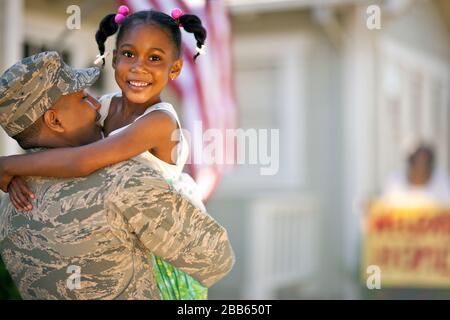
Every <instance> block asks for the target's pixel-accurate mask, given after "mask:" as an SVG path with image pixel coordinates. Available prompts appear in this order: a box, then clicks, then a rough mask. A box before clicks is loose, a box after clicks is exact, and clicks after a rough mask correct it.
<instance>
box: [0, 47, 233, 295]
mask: <svg viewBox="0 0 450 320" xmlns="http://www.w3.org/2000/svg"><path fill="white" fill-rule="evenodd" d="M97 77H98V69H95V68H89V69H82V70H73V69H71V68H70V67H69V66H67V65H66V64H65V63H64V62H63V61H62V60H61V58H60V57H59V55H58V54H57V53H56V52H46V53H41V54H38V55H35V56H33V57H29V58H25V59H24V60H22V61H20V62H18V63H17V64H15V65H14V66H13V67H11V68H10V69H9V70H7V71H6V72H5V73H4V74H3V75H2V77H1V78H0V125H2V127H3V128H4V129H5V131H6V132H7V133H8V134H9V135H10V136H14V135H15V134H18V133H20V132H21V131H23V130H25V129H26V128H27V127H28V126H30V125H31V124H33V123H34V122H35V121H36V120H37V119H39V118H40V117H41V116H42V115H43V114H44V113H45V111H46V110H48V109H49V108H50V107H51V106H52V105H53V103H54V102H55V101H56V100H57V99H58V98H59V97H60V96H61V95H62V94H67V93H70V92H77V91H80V90H83V89H84V88H87V87H89V86H90V85H91V84H92V83H93V82H95V80H96V78H97ZM27 183H28V185H29V187H30V188H31V189H32V190H33V191H34V193H35V195H36V200H34V203H33V210H32V211H31V212H27V213H21V212H17V211H16V210H15V208H14V207H13V206H12V204H11V202H10V201H9V198H7V197H4V198H3V200H2V201H1V203H0V254H1V256H2V259H3V261H4V263H5V265H6V267H7V269H8V271H9V272H10V273H11V276H12V278H13V280H14V282H15V284H16V286H17V288H18V289H19V291H20V294H21V296H22V298H24V299H158V298H159V297H160V296H159V290H158V288H157V285H156V282H155V278H154V275H153V270H152V259H151V258H152V255H153V254H154V255H157V256H159V257H161V258H162V259H164V260H166V261H167V262H169V263H171V264H172V265H173V266H175V267H176V268H178V269H179V270H181V271H184V272H186V273H188V274H190V275H191V276H192V277H194V278H195V279H197V280H198V281H200V282H201V283H202V284H203V285H204V286H207V287H209V286H211V285H212V284H214V283H216V282H217V281H219V280H220V279H221V278H222V277H223V276H225V275H226V274H227V273H228V272H229V271H230V270H231V268H232V266H233V264H234V254H233V251H232V248H231V246H230V242H229V240H228V236H227V232H226V230H225V229H224V228H223V227H222V226H220V225H219V224H218V223H217V222H216V221H215V220H214V219H213V218H212V217H210V216H209V215H208V214H206V213H203V212H201V211H200V210H198V209H197V208H196V207H194V206H193V205H192V204H190V202H188V201H187V200H186V199H185V198H183V197H182V196H181V195H180V194H178V193H176V192H175V191H174V190H172V189H171V188H170V186H169V185H168V184H167V183H166V182H165V181H164V179H163V178H162V177H161V176H160V175H159V174H158V173H157V172H156V171H154V170H152V169H151V168H149V167H148V166H146V165H143V164H141V163H139V162H136V161H134V160H129V161H125V162H122V163H119V164H116V165H114V166H110V167H107V168H104V169H101V170H98V171H97V172H95V173H94V174H92V175H90V176H88V177H85V178H76V179H56V178H38V177H31V178H28V180H27ZM73 266H75V267H76V268H79V269H78V270H79V271H80V273H79V275H80V277H79V280H80V282H79V287H78V286H77V284H78V283H77V280H76V277H77V274H71V273H70V272H72V271H73V269H71V268H73ZM74 276H75V278H74Z"/></svg>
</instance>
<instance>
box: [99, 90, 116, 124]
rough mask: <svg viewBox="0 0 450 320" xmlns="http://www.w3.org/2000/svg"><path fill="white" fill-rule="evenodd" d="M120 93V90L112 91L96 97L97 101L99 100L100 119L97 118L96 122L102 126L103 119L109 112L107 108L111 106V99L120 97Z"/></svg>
mask: <svg viewBox="0 0 450 320" xmlns="http://www.w3.org/2000/svg"><path fill="white" fill-rule="evenodd" d="M121 95H122V93H121V92H113V93H108V94H105V95H103V96H101V97H100V98H98V102H100V105H101V107H100V110H99V113H100V119H99V120H98V124H99V125H101V126H102V127H103V125H104V123H105V119H106V118H107V117H108V114H109V108H110V107H111V100H112V99H113V98H114V97H116V96H117V97H120V96H121Z"/></svg>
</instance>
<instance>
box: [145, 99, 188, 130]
mask: <svg viewBox="0 0 450 320" xmlns="http://www.w3.org/2000/svg"><path fill="white" fill-rule="evenodd" d="M153 111H163V112H166V113H168V114H169V115H170V116H172V118H174V119H175V120H176V122H177V124H178V127H179V128H181V124H180V119H179V118H178V114H177V111H176V110H175V108H174V107H173V106H172V104H170V103H168V102H159V103H156V104H154V105H152V106H150V107H148V108H147V110H145V112H144V113H143V114H142V115H141V116H140V117H143V116H145V115H147V114H149V113H151V112H153ZM136 120H137V119H136Z"/></svg>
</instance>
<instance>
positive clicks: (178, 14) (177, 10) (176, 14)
mask: <svg viewBox="0 0 450 320" xmlns="http://www.w3.org/2000/svg"><path fill="white" fill-rule="evenodd" d="M170 15H171V16H172V18H173V19H174V20H175V22H176V23H177V24H178V26H179V27H182V26H183V25H182V24H181V23H180V18H181V16H182V15H183V11H182V10H181V9H180V8H174V9H172V12H171V13H170Z"/></svg>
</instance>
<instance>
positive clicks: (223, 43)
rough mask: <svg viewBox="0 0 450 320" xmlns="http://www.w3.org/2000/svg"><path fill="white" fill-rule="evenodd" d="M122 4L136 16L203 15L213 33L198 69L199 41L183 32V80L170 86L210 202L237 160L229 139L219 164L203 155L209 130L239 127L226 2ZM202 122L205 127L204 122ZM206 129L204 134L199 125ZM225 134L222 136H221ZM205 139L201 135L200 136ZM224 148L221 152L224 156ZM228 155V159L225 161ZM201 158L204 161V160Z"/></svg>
mask: <svg viewBox="0 0 450 320" xmlns="http://www.w3.org/2000/svg"><path fill="white" fill-rule="evenodd" d="M118 2H119V4H123V5H126V6H128V8H129V9H130V11H131V13H133V12H137V11H141V10H149V9H154V10H157V11H162V12H164V13H167V14H169V15H170V13H171V11H172V9H174V8H180V9H181V10H182V11H183V13H189V14H195V15H197V16H198V17H199V18H200V19H201V20H202V23H203V26H204V27H205V28H206V30H207V32H208V36H207V39H206V43H205V44H206V47H207V48H206V55H201V56H200V57H198V59H197V61H196V62H195V63H194V62H193V59H192V57H193V56H194V54H195V53H196V41H195V39H194V37H193V35H192V34H189V33H187V32H185V31H184V30H183V29H181V30H182V38H183V40H182V56H183V60H184V65H183V70H182V72H181V75H180V76H179V77H178V78H177V79H176V80H174V81H171V82H170V86H171V88H172V89H173V91H174V92H175V93H176V95H177V98H178V99H179V101H180V102H181V108H182V110H183V112H182V119H181V122H182V126H183V127H184V129H186V130H188V131H189V133H190V136H191V141H190V147H191V152H190V154H191V157H190V161H189V162H188V168H187V169H188V171H189V173H190V174H191V175H192V177H193V178H194V180H196V182H197V184H198V186H199V189H200V192H201V194H202V196H203V199H204V200H207V199H208V198H209V197H210V196H211V194H212V193H213V191H214V190H215V189H216V188H217V186H218V184H219V182H220V180H221V177H222V176H223V173H224V172H225V171H226V170H228V169H227V168H230V165H229V164H228V165H226V164H224V163H217V162H221V159H222V157H223V159H226V156H227V154H228V156H230V154H231V158H232V159H234V154H235V144H234V141H233V140H230V139H224V140H222V141H220V142H219V141H216V142H218V144H217V145H215V146H214V147H215V148H216V151H219V152H217V153H216V155H218V159H217V160H218V161H214V163H205V162H204V161H202V159H201V158H203V157H202V156H201V155H202V154H203V152H204V150H205V146H206V145H209V147H211V143H210V142H208V141H204V140H207V139H204V138H203V136H204V135H203V133H204V132H205V131H207V130H209V129H215V130H216V131H215V132H220V133H221V135H222V137H226V130H227V129H234V128H235V126H236V103H235V94H234V89H233V80H232V58H231V30H230V18H229V14H228V11H227V7H226V4H225V3H224V2H225V1H224V0H205V1H204V2H203V3H200V5H196V6H195V7H194V6H191V7H189V6H188V4H187V3H186V1H183V0H121V1H118ZM200 121H201V122H200ZM200 123H201V129H202V130H201V131H200V130H199V127H200V126H199V124H200ZM217 130H219V131H217ZM198 133H201V134H198ZM217 148H220V149H221V150H218V149H217ZM220 154H221V155H222V157H221V156H220ZM199 155H200V157H199Z"/></svg>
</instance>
